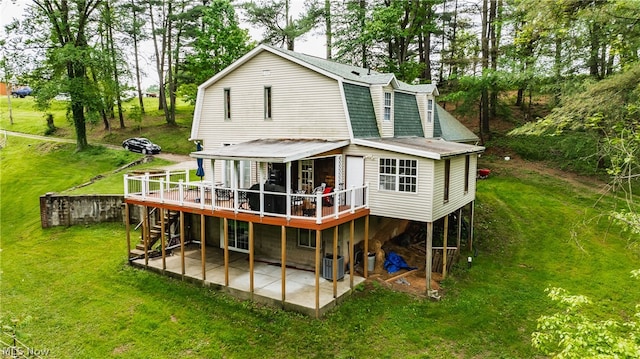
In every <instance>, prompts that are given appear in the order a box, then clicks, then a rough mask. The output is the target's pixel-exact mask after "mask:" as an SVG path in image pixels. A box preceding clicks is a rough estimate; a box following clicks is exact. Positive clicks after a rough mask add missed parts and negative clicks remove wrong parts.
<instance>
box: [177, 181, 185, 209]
mask: <svg viewBox="0 0 640 359" xmlns="http://www.w3.org/2000/svg"><path fill="white" fill-rule="evenodd" d="M183 183H184V181H183V180H182V178H180V180H178V195H179V196H180V205H181V206H182V205H183V204H184V186H183V185H182V184H183Z"/></svg>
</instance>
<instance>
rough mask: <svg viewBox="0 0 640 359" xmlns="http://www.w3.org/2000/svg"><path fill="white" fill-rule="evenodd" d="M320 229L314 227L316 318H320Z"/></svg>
mask: <svg viewBox="0 0 640 359" xmlns="http://www.w3.org/2000/svg"><path fill="white" fill-rule="evenodd" d="M321 246H322V231H321V230H319V229H316V318H320V247H321Z"/></svg>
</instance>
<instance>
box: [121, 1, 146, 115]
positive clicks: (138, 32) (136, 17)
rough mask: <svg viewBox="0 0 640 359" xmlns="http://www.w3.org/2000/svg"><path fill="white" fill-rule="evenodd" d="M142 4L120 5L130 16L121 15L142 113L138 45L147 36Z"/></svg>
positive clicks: (142, 102) (133, 2)
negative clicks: (132, 61) (131, 46)
mask: <svg viewBox="0 0 640 359" xmlns="http://www.w3.org/2000/svg"><path fill="white" fill-rule="evenodd" d="M143 5H144V4H139V3H138V2H137V1H134V0H129V2H128V3H125V4H123V5H122V8H123V10H124V12H125V13H129V14H130V15H131V17H130V18H129V17H126V16H123V31H124V33H125V34H127V35H128V36H129V37H130V38H131V41H132V43H133V60H134V72H135V78H136V91H137V93H138V104H139V106H140V113H141V114H143V115H144V113H145V110H144V101H143V100H142V97H143V95H142V85H141V83H142V81H141V71H142V70H141V69H140V54H139V46H140V42H141V41H142V40H145V39H146V38H147V36H146V35H147V34H146V33H145V32H143V26H144V24H145V22H144V20H143V18H142V14H143V13H144V9H145V8H144V6H143Z"/></svg>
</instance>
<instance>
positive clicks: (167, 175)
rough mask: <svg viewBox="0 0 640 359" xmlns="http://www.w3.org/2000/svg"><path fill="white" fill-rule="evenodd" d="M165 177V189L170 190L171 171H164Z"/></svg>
mask: <svg viewBox="0 0 640 359" xmlns="http://www.w3.org/2000/svg"><path fill="white" fill-rule="evenodd" d="M165 177H166V181H167V188H171V171H169V170H166V171H165Z"/></svg>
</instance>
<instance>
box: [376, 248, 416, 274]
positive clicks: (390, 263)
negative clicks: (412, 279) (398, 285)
mask: <svg viewBox="0 0 640 359" xmlns="http://www.w3.org/2000/svg"><path fill="white" fill-rule="evenodd" d="M384 269H385V270H386V271H387V272H389V274H393V273H395V272H397V271H399V270H400V269H406V270H412V269H416V268H415V267H409V265H408V264H407V262H405V261H404V259H403V258H402V257H400V255H398V254H397V253H396V252H389V253H388V254H387V259H385V260H384Z"/></svg>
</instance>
